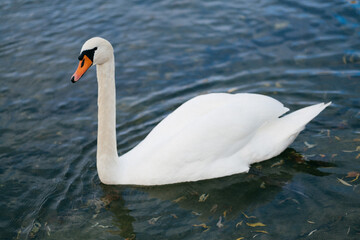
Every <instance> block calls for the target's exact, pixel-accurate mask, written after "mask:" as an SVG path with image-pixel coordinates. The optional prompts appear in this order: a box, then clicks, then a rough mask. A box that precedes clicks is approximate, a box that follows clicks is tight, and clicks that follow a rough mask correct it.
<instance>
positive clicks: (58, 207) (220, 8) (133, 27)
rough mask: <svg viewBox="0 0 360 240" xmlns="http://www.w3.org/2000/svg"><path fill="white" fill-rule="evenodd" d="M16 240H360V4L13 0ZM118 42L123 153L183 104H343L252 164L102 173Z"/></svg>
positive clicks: (5, 76) (0, 115) (2, 16)
mask: <svg viewBox="0 0 360 240" xmlns="http://www.w3.org/2000/svg"><path fill="white" fill-rule="evenodd" d="M0 22H1V24H0V35H1V42H0V63H1V64H0V81H1V85H0V192H1V198H0V199H1V200H0V212H1V214H0V238H1V239H216V240H218V239H234V240H235V239H253V238H254V239H360V187H358V185H359V183H360V179H357V176H358V174H359V172H360V165H359V163H360V147H359V146H360V123H359V119H360V83H359V80H360V79H359V76H360V70H359V67H360V41H359V37H360V25H359V24H360V2H359V1H358V0H332V1H321V0H304V1H298V0H284V1H280V0H256V1H243V0H239V1H219V0H215V1H205V0H204V1H187V0H186V1H170V0H160V1H112V2H105V1H100V0H95V1H79V0H75V1H55V0H54V1H35V0H22V1H21V0H2V1H1V2H0ZM93 36H102V37H104V38H106V39H108V40H109V41H110V42H111V43H112V44H113V46H114V49H115V58H116V87H117V96H118V98H117V138H118V151H119V154H123V153H125V152H126V151H128V150H129V149H131V148H132V147H134V146H135V145H136V144H137V143H139V141H141V140H142V139H143V138H144V137H145V136H146V135H147V134H148V133H149V131H150V130H151V129H152V128H153V127H154V126H155V125H156V124H157V123H158V122H159V121H160V120H161V119H162V118H164V117H165V116H166V115H167V114H169V113H170V112H171V111H172V110H174V109H175V108H176V107H178V106H179V105H180V104H181V103H182V102H184V101H186V100H188V99H190V98H191V97H194V96H196V95H199V94H203V93H209V92H232V93H239V92H253V93H261V94H266V95H269V96H271V97H274V98H276V99H278V100H280V101H281V102H283V103H284V104H285V105H286V106H287V107H289V108H290V109H292V110H296V109H299V108H301V107H304V106H307V105H310V104H314V103H317V102H327V101H333V104H332V105H331V106H330V107H329V108H327V109H326V110H325V111H324V112H322V113H321V114H320V115H319V116H318V117H317V118H316V119H314V120H313V121H312V122H311V123H310V124H308V126H307V128H306V130H305V131H303V132H302V133H301V134H300V135H299V137H298V138H297V140H296V141H295V142H294V143H293V144H292V145H291V148H289V149H287V150H286V151H285V152H284V153H283V154H281V155H280V156H278V157H276V158H273V159H271V160H268V161H265V162H263V163H259V164H256V165H253V166H252V167H251V170H250V172H249V173H243V174H238V175H234V176H231V177H225V178H220V179H214V180H207V181H201V182H196V183H184V184H175V185H168V186H162V187H133V186H106V185H103V184H101V183H100V181H99V179H98V176H97V172H96V164H95V158H96V137H97V135H96V134H97V83H96V74H95V68H92V69H91V70H89V72H88V73H87V74H86V75H85V76H84V77H83V78H82V79H81V81H80V82H79V83H77V84H76V85H74V84H72V83H71V82H70V77H71V75H72V74H73V72H74V71H75V69H76V67H77V65H78V60H77V56H78V54H79V51H80V49H81V46H82V44H83V43H84V42H85V41H86V40H87V39H88V38H90V37H93Z"/></svg>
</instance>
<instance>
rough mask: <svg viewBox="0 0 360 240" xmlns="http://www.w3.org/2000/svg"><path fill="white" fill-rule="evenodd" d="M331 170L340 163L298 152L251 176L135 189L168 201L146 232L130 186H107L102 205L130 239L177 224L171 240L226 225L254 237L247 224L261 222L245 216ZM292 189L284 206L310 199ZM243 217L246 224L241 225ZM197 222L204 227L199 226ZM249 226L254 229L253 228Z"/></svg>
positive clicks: (257, 168)
mask: <svg viewBox="0 0 360 240" xmlns="http://www.w3.org/2000/svg"><path fill="white" fill-rule="evenodd" d="M280 167H281V168H280ZM329 167H335V165H334V164H331V163H328V162H322V161H313V160H309V161H306V160H305V159H304V158H303V157H302V156H301V155H300V154H298V153H296V152H295V151H293V150H287V151H286V152H285V153H283V154H282V155H280V156H279V157H277V158H275V159H273V160H271V161H267V162H265V163H262V164H256V165H254V166H253V168H251V170H250V172H249V174H237V175H233V176H230V177H225V178H219V179H212V180H205V181H200V182H190V183H181V184H172V185H165V186H155V187H134V188H133V189H132V190H130V191H135V192H137V191H139V192H142V194H144V193H145V194H146V195H147V198H148V199H150V200H155V201H158V200H161V201H166V202H167V204H166V205H167V206H166V209H162V210H161V211H159V209H158V208H154V209H152V210H153V212H150V213H151V214H152V215H150V216H148V218H147V219H145V220H147V223H146V222H145V226H143V227H142V228H141V230H140V231H139V230H138V231H135V230H134V226H133V225H136V219H135V218H134V217H132V216H131V214H132V210H130V209H133V210H136V209H137V208H136V207H134V206H126V203H125V202H126V201H124V199H123V197H122V195H125V196H124V197H126V195H128V194H129V193H128V191H129V190H128V188H129V187H125V186H106V185H102V188H103V190H104V196H103V197H102V198H101V201H102V203H103V205H104V207H105V208H106V209H107V210H110V211H111V212H112V213H113V214H114V217H113V218H114V219H113V220H114V222H115V223H116V224H115V226H117V227H118V228H119V230H118V231H111V233H112V234H119V235H120V236H122V237H124V238H128V239H135V238H136V236H137V235H140V236H141V237H145V238H151V236H152V232H153V231H154V233H155V234H154V235H155V236H156V230H154V229H156V228H161V227H163V229H164V228H166V226H168V225H169V223H170V225H174V226H173V227H172V229H166V231H167V232H168V234H169V235H168V237H169V238H171V239H176V238H179V239H183V238H184V237H191V236H192V235H194V234H195V235H197V234H200V235H201V233H202V232H207V231H209V232H212V231H215V232H216V231H219V229H220V228H223V227H225V226H226V225H230V226H226V228H227V229H228V230H236V229H237V228H239V227H241V228H242V230H241V231H242V234H243V236H246V237H251V231H250V229H247V230H248V232H247V233H246V232H244V228H246V227H244V226H247V225H246V223H248V224H249V225H251V224H252V223H258V221H259V220H257V219H256V217H255V216H248V215H247V214H246V213H245V212H252V211H253V210H254V209H256V208H259V207H260V206H263V205H266V204H268V203H269V202H271V201H272V200H273V199H274V198H275V197H276V195H277V194H278V193H279V192H281V191H282V189H283V188H284V186H286V185H288V184H289V183H290V182H291V179H292V178H293V176H294V175H296V174H299V173H307V174H311V175H314V176H328V175H330V174H329V173H328V172H323V171H321V170H319V169H318V168H329ZM279 169H281V171H279ZM290 191H293V192H294V195H295V196H296V198H291V197H289V198H287V199H283V200H280V201H279V203H278V204H279V205H282V204H285V203H286V202H287V201H289V202H295V203H296V204H300V203H299V202H298V200H296V199H299V198H309V197H308V196H307V195H306V194H305V193H304V192H302V191H301V190H294V189H290ZM178 212H180V213H179V214H178ZM184 212H185V214H184ZM184 215H185V216H184ZM186 215H192V216H191V218H190V219H191V220H192V221H193V224H191V222H190V223H189V222H188V217H186ZM239 219H243V220H241V221H239ZM219 221H220V222H219ZM236 221H237V222H236ZM197 222H198V224H195V223H197ZM243 224H244V226H243ZM270 224H271V223H270ZM231 225H232V226H231ZM264 227H265V226H264ZM178 228H181V229H183V230H184V229H185V232H188V234H185V235H183V234H181V235H178V234H177V233H176V229H178ZM196 228H200V229H201V230H202V231H198V229H196ZM226 228H225V229H226ZM248 228H251V227H249V226H248ZM265 229H268V228H265ZM262 231H265V230H262Z"/></svg>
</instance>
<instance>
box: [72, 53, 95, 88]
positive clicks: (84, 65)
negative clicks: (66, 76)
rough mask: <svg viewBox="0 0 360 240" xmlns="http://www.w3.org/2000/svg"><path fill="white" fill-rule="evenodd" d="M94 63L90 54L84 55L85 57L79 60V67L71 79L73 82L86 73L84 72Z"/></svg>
mask: <svg viewBox="0 0 360 240" xmlns="http://www.w3.org/2000/svg"><path fill="white" fill-rule="evenodd" d="M92 64H93V62H92V61H91V60H90V58H89V57H88V56H86V55H84V57H83V59H82V60H80V62H79V66H78V68H77V69H76V71H75V73H74V74H73V75H72V77H71V81H72V82H73V83H75V82H77V81H78V80H79V79H80V78H81V77H82V76H83V75H84V73H85V72H86V71H87V70H88V69H89V67H91V65H92Z"/></svg>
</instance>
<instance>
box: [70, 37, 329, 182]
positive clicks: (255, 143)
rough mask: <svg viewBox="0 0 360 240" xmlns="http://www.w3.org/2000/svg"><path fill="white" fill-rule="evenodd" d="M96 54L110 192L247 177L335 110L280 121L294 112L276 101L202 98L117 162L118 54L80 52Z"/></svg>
mask: <svg viewBox="0 0 360 240" xmlns="http://www.w3.org/2000/svg"><path fill="white" fill-rule="evenodd" d="M94 48H96V50H95V54H94V58H93V64H94V65H95V64H97V77H98V84H99V96H98V97H99V100H98V105H99V128H98V154H97V167H98V174H99V177H100V180H101V181H102V182H103V183H105V184H136V185H160V184H170V183H177V182H186V181H198V180H202V179H210V178H217V177H223V176H228V175H232V174H236V173H241V172H247V171H248V170H249V167H250V164H252V163H255V162H260V161H263V160H267V159H270V158H272V157H274V156H277V155H278V154H280V153H281V152H282V151H284V150H285V149H286V148H287V147H288V146H289V145H290V144H291V143H292V142H293V141H294V139H295V138H296V137H297V135H298V134H299V133H300V131H302V130H303V129H304V127H305V125H306V124H307V123H308V122H309V121H311V120H312V119H313V118H314V117H316V116H317V115H318V114H319V113H320V112H321V111H322V110H324V109H325V108H326V107H327V106H328V105H329V104H330V103H327V104H323V103H320V104H316V105H313V106H309V107H306V108H303V109H300V110H298V111H296V112H293V113H291V114H288V115H285V116H283V117H281V118H279V117H280V116H282V115H283V114H284V113H286V112H287V111H288V110H289V109H287V108H285V107H284V106H283V104H282V103H280V102H279V101H277V100H275V99H273V98H271V97H267V96H264V95H259V94H247V93H242V94H227V93H213V94H206V95H201V96H198V97H195V98H193V99H190V100H189V101H187V102H185V103H184V104H182V105H181V106H180V107H179V108H178V109H176V110H175V111H174V112H173V113H171V114H170V115H169V116H167V117H166V118H165V119H163V120H162V121H161V122H160V123H159V124H158V125H157V126H156V127H155V128H154V129H153V130H152V131H151V132H150V133H149V134H148V136H147V137H146V138H145V139H144V140H143V141H142V142H140V143H139V144H138V145H137V146H136V147H135V148H133V149H132V150H131V151H129V152H128V153H126V154H124V155H123V156H121V157H118V156H117V150H116V133H115V99H116V97H115V78H114V57H113V50H112V47H111V44H110V43H109V42H108V41H106V40H105V39H102V38H92V39H90V40H88V41H87V42H86V43H85V44H84V46H83V48H82V51H85V50H87V49H94ZM104 56H108V57H104ZM98 59H101V61H100V62H98V61H97V60H98ZM104 59H105V60H104ZM79 66H80V64H79ZM74 75H75V74H74ZM80 77H81V76H80ZM114 148H115V149H114Z"/></svg>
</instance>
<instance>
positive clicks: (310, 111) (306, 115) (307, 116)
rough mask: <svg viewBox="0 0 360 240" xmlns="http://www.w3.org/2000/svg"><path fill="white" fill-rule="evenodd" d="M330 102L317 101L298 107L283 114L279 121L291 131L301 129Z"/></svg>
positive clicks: (297, 131)
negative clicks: (313, 103)
mask: <svg viewBox="0 0 360 240" xmlns="http://www.w3.org/2000/svg"><path fill="white" fill-rule="evenodd" d="M330 104H331V102H328V103H319V104H315V105H312V106H308V107H305V108H302V109H299V110H297V111H295V112H293V113H290V114H288V115H285V116H283V117H281V118H280V119H279V123H280V124H281V125H282V126H283V127H285V128H286V129H287V131H291V132H293V133H299V132H300V131H302V130H303V129H304V128H305V126H306V124H308V123H309V122H310V121H311V120H312V119H314V118H315V117H316V116H317V115H319V113H320V112H322V111H323V110H324V109H325V108H326V107H327V106H329V105H330Z"/></svg>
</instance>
